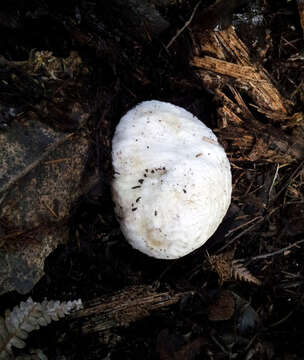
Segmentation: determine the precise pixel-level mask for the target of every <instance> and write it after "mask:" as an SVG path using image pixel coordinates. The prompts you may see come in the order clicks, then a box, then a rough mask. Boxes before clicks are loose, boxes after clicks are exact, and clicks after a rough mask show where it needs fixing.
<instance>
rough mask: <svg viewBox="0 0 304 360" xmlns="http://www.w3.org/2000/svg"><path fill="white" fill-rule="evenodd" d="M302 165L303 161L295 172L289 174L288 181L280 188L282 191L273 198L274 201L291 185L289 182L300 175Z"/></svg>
mask: <svg viewBox="0 0 304 360" xmlns="http://www.w3.org/2000/svg"><path fill="white" fill-rule="evenodd" d="M303 165H304V160H303V161H302V162H301V163H300V164H299V166H298V167H297V168H296V169H295V171H294V172H293V173H292V174H291V176H290V179H289V180H288V181H287V183H286V184H285V185H284V186H283V187H282V189H281V190H280V191H279V192H278V193H277V195H276V196H275V198H274V200H276V199H277V198H278V197H279V196H280V195H281V194H282V192H283V191H284V190H285V189H286V188H288V186H289V185H290V184H291V182H292V181H293V180H295V179H296V178H297V177H298V175H299V174H300V172H301V170H302V167H303Z"/></svg>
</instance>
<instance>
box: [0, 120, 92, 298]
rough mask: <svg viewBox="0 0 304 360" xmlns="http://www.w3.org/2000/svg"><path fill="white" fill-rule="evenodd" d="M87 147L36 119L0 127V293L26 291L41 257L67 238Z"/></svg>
mask: <svg viewBox="0 0 304 360" xmlns="http://www.w3.org/2000/svg"><path fill="white" fill-rule="evenodd" d="M88 147H89V141H88V140H87V139H86V138H84V137H81V136H80V135H75V134H73V133H70V134H67V133H64V132H58V131H54V130H53V129H52V128H51V127H49V126H47V125H45V124H43V123H41V122H39V121H38V120H32V119H29V120H24V121H20V120H19V121H17V120H15V121H14V122H13V123H12V124H11V126H10V128H9V129H8V130H6V131H5V132H0V164H1V167H0V294H3V293H5V292H7V291H12V290H16V291H18V292H19V293H22V294H25V293H27V292H29V291H30V290H31V289H32V288H33V286H34V285H35V283H36V282H37V281H38V280H39V279H40V278H41V276H42V275H43V266H44V260H45V258H46V257H47V256H48V255H49V254H50V253H51V252H52V251H53V250H54V249H55V248H56V247H57V246H58V245H59V244H61V243H64V242H66V241H67V238H68V227H67V220H68V217H69V212H70V209H71V206H72V204H73V202H75V201H76V200H77V198H78V197H79V196H80V195H82V193H83V190H82V189H83V188H82V184H81V180H82V177H83V173H84V169H85V165H86V161H87V154H88Z"/></svg>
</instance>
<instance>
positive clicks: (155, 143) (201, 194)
mask: <svg viewBox="0 0 304 360" xmlns="http://www.w3.org/2000/svg"><path fill="white" fill-rule="evenodd" d="M112 160H113V168H114V172H115V173H114V179H113V183H112V193H113V200H114V203H115V212H116V215H117V218H118V220H119V222H120V226H121V230H122V232H123V234H124V236H125V238H126V239H127V241H128V242H129V243H130V244H131V245H132V246H133V247H134V248H136V249H138V250H140V251H142V252H143V253H145V254H147V255H149V256H153V257H156V258H161V259H176V258H179V257H182V256H184V255H187V254H189V253H190V252H192V251H193V250H195V249H197V248H199V247H200V246H201V245H203V244H204V243H205V242H206V241H207V240H208V238H209V237H210V236H211V235H212V234H213V233H214V232H215V230H216V229H217V227H218V226H219V224H220V223H221V221H222V219H223V217H224V216H225V214H226V212H227V210H228V207H229V205H230V201H231V188H232V185H231V171H230V164H229V161H228V159H227V156H226V154H225V151H224V149H223V148H222V146H220V145H219V144H218V142H217V138H216V136H215V135H214V133H213V132H212V131H211V130H210V129H209V128H208V127H206V126H205V125H204V124H203V123H202V122H201V121H200V120H199V119H197V118H196V117H195V116H193V115H192V114H191V113H190V112H188V111H186V110H185V109H183V108H181V107H178V106H175V105H172V104H169V103H165V102H160V101H155V100H152V101H145V102H142V103H140V104H139V105H137V106H136V107H135V108H133V109H132V110H130V111H129V112H128V113H127V114H126V115H125V116H124V117H123V118H122V119H121V120H120V122H119V124H118V126H117V128H116V131H115V135H114V137H113V141H112Z"/></svg>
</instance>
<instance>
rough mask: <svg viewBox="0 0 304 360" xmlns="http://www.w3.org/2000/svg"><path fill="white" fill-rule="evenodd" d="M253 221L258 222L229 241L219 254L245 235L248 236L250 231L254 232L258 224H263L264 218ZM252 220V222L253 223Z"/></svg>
mask: <svg viewBox="0 0 304 360" xmlns="http://www.w3.org/2000/svg"><path fill="white" fill-rule="evenodd" d="M253 220H257V221H256V222H255V223H254V224H252V225H251V226H249V227H248V228H247V229H245V230H243V231H242V232H240V233H239V234H238V235H236V236H235V237H234V238H232V239H231V240H230V241H228V242H227V243H226V244H225V245H224V246H222V247H221V248H220V249H219V250H218V251H217V253H221V252H222V251H223V250H224V249H226V248H227V247H228V246H229V245H231V244H232V243H234V242H235V241H236V240H237V239H239V238H240V237H241V236H243V235H244V234H246V233H247V232H249V231H250V230H252V229H253V228H254V227H255V226H257V225H258V224H260V223H261V222H263V220H264V217H263V216H258V217H256V218H255V219H253ZM253 220H252V221H253ZM250 222H251V221H249V222H247V223H246V224H244V225H247V224H248V223H250Z"/></svg>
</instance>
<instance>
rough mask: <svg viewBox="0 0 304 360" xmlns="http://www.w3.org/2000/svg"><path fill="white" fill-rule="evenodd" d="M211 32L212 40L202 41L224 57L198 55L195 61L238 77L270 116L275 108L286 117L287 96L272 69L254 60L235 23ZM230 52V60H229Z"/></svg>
mask: <svg viewBox="0 0 304 360" xmlns="http://www.w3.org/2000/svg"><path fill="white" fill-rule="evenodd" d="M210 35H211V37H210V38H209V40H208V41H206V42H204V43H202V44H200V45H201V46H200V47H201V50H202V51H203V52H205V51H208V52H209V53H210V52H211V53H213V54H216V55H217V56H219V55H220V54H221V56H220V58H215V57H211V56H203V57H200V56H195V57H194V59H193V61H192V65H194V66H195V67H198V68H200V69H203V70H207V71H212V72H215V73H217V74H220V75H224V76H229V77H232V78H234V79H235V80H236V82H237V84H238V85H239V86H245V87H247V89H248V92H249V93H250V95H251V97H252V98H253V99H254V101H255V103H256V106H257V109H258V110H259V111H261V112H263V113H265V112H266V115H267V116H268V117H270V118H272V113H271V112H272V111H273V112H275V113H276V118H278V113H280V114H281V117H282V119H286V115H287V107H286V104H285V102H284V99H283V97H282V96H281V95H280V93H279V92H278V90H277V89H276V87H275V86H274V85H273V83H272V81H271V77H270V75H269V74H268V72H267V71H266V70H265V69H264V68H263V67H262V66H261V65H255V64H252V62H251V61H250V55H249V49H248V48H247V47H246V45H245V44H244V43H243V42H242V41H241V40H240V39H239V38H238V36H237V34H236V32H235V30H234V29H233V27H229V28H228V29H226V30H224V31H214V32H210ZM212 48H213V49H212ZM227 55H229V58H230V61H228V60H226V58H227V57H228V56H227ZM231 59H232V60H231ZM232 61H233V62H232Z"/></svg>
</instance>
